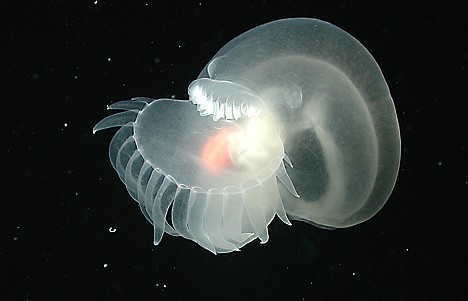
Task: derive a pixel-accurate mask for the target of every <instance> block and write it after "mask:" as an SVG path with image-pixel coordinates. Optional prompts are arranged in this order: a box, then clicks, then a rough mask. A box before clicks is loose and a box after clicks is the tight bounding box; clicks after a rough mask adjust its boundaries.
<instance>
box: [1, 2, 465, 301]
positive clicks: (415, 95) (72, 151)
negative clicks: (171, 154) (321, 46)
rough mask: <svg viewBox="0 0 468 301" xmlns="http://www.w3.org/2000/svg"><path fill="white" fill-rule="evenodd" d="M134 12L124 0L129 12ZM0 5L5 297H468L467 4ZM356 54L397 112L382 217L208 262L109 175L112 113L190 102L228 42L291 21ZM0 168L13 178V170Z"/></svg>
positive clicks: (279, 238) (295, 229) (294, 233)
mask: <svg viewBox="0 0 468 301" xmlns="http://www.w3.org/2000/svg"><path fill="white" fill-rule="evenodd" d="M132 3H133V2H132ZM246 3H248V4H241V3H236V2H227V1H219V2H216V3H211V2H205V1H201V2H190V1H186V2H184V1H165V2H162V3H159V2H154V3H153V2H151V3H148V4H147V5H146V4H145V3H139V4H136V3H135V4H128V5H127V6H122V5H120V4H119V5H117V4H113V3H109V2H108V1H100V0H99V1H96V2H94V1H80V4H73V3H72V2H70V1H42V2H40V1H28V2H26V1H3V2H2V4H0V11H1V18H0V19H1V21H0V22H1V27H0V32H1V45H2V46H1V48H2V54H1V58H2V60H1V66H2V68H1V72H2V80H1V89H0V91H1V93H2V98H1V99H2V104H3V113H2V121H3V127H2V143H1V150H2V166H3V169H2V171H3V177H2V179H3V180H2V184H3V185H2V187H3V188H2V192H3V193H2V195H3V197H2V200H1V208H0V222H1V228H0V234H1V245H0V275H1V279H2V281H1V282H0V299H2V300H68V299H70V298H72V299H77V300H78V299H80V300H119V299H129V298H134V299H136V300H146V299H155V300H174V299H176V300H179V299H185V300H187V299H193V298H199V297H204V298H206V299H208V300H211V299H215V300H220V299H221V298H222V299H231V298H242V299H246V300H250V299H252V300H253V299H261V300H277V299H283V300H466V298H468V294H467V292H466V285H465V283H464V280H463V278H466V273H467V260H466V247H465V246H464V245H465V244H464V242H463V241H464V240H465V239H466V215H465V213H466V208H467V206H466V197H467V186H468V184H467V181H468V175H467V170H466V157H467V137H466V132H465V131H464V130H463V126H464V127H466V119H465V117H466V112H467V110H466V102H467V96H468V95H467V94H468V93H467V86H468V85H467V84H468V82H467V71H466V68H467V63H468V56H467V53H468V52H467V48H466V46H464V45H463V44H464V41H465V40H466V36H467V34H468V32H467V28H466V25H467V21H466V20H467V14H466V10H463V9H462V7H461V5H453V4H452V5H449V4H429V3H426V2H421V3H419V4H414V5H410V4H398V5H396V4H393V5H392V4H378V3H376V4H372V5H363V4H362V5H361V4H355V3H354V1H350V2H347V1H345V2H339V3H331V4H330V3H327V2H326V3H322V4H320V3H315V2H314V1H307V2H304V3H302V2H299V1H289V2H288V4H286V2H283V1H282V2H278V4H275V3H276V2H274V1H252V2H246ZM297 16H306V17H313V18H319V19H323V20H326V21H329V22H331V23H333V24H335V25H338V26H339V27H341V28H343V29H345V30H346V31H348V32H350V33H351V34H352V35H353V36H355V37H356V38H357V39H358V40H360V41H361V42H362V43H363V44H364V45H365V46H366V47H367V49H368V50H369V51H370V52H371V53H372V54H373V55H374V57H375V59H376V60H377V61H378V63H379V64H380V67H381V68H382V71H383V73H384V75H385V76H386V79H387V82H388V85H389V87H390V90H391V92H392V96H393V98H394V101H395V104H396V109H397V113H398V116H399V122H400V127H401V136H402V160H401V168H400V174H399V178H398V181H397V184H396V187H395V190H394V192H393V194H392V195H391V197H390V199H389V201H388V203H387V204H386V206H385V207H384V208H383V210H382V211H381V212H380V213H379V214H377V215H376V216H375V217H374V218H373V219H371V220H370V221H368V222H366V223H363V224H361V225H358V226H355V227H352V228H349V229H344V230H334V231H328V230H323V229H318V228H315V227H313V226H311V225H308V224H305V223H301V222H293V225H292V226H291V227H288V226H286V225H284V224H282V223H281V222H280V221H279V220H278V219H275V220H274V222H273V224H272V225H271V226H270V228H269V233H270V241H269V242H268V243H267V244H264V245H261V244H260V243H259V242H258V241H255V242H252V243H250V244H249V245H247V246H246V247H244V248H243V249H242V251H241V252H238V253H231V254H226V255H218V256H214V255H212V254H211V253H209V252H207V251H206V250H204V249H202V248H200V247H199V246H197V245H196V244H194V243H193V242H190V241H187V240H184V239H181V238H173V237H170V236H165V237H164V239H163V241H162V243H161V244H160V245H159V246H158V247H154V246H153V244H152V228H151V225H150V224H149V223H148V222H147V221H146V219H145V218H144V217H143V215H142V214H141V212H140V210H139V209H138V206H137V204H136V203H135V202H134V201H132V200H131V198H130V197H129V196H128V194H127V192H126V190H125V187H124V185H122V184H121V182H120V180H119V179H118V177H117V174H116V173H115V172H114V170H113V169H112V167H111V165H110V163H109V161H108V157H107V148H108V143H109V141H110V139H111V137H112V136H113V133H114V132H113V131H105V132H102V133H99V135H92V134H91V129H92V127H93V126H94V125H95V123H96V122H97V121H99V120H100V119H101V118H102V117H104V116H106V115H107V112H106V111H105V108H106V105H108V104H110V103H111V102H114V101H117V100H122V99H128V98H130V97H134V96H148V97H153V98H161V97H171V96H173V95H174V96H175V97H181V98H185V97H186V93H187V92H186V91H187V87H188V85H189V83H190V82H191V81H192V80H193V79H195V78H196V77H197V75H198V73H199V72H200V70H201V69H202V68H203V66H204V65H205V64H206V62H207V61H208V60H209V59H210V58H211V57H212V56H213V55H214V54H215V53H216V52H217V51H218V49H219V48H220V47H222V46H223V45H224V44H225V43H226V42H228V41H229V40H230V39H232V38H234V37H235V36H237V35H239V34H240V33H242V32H244V31H246V30H248V29H250V28H253V27H255V26H256V25H259V24H262V23H265V22H268V21H272V20H275V19H280V18H285V17H297ZM5 167H6V168H5Z"/></svg>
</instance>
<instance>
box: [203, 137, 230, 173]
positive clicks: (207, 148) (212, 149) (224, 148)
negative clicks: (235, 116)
mask: <svg viewBox="0 0 468 301" xmlns="http://www.w3.org/2000/svg"><path fill="white" fill-rule="evenodd" d="M233 131H234V129H232V128H223V129H221V130H219V131H218V132H216V134H214V135H213V136H211V137H210V138H208V141H207V142H206V144H205V145H204V147H203V150H202V160H203V163H204V164H205V166H206V167H207V168H208V169H209V170H211V171H213V172H219V171H221V170H223V169H227V168H230V167H232V160H231V157H230V155H229V135H230V134H231V133H232V132H233Z"/></svg>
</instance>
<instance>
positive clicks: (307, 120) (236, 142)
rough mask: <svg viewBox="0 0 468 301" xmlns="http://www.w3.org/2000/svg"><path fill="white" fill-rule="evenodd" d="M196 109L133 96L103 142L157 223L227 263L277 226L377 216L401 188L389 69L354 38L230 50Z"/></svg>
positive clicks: (196, 86)
mask: <svg viewBox="0 0 468 301" xmlns="http://www.w3.org/2000/svg"><path fill="white" fill-rule="evenodd" d="M188 94H189V100H174V99H157V100H154V99H150V98H133V99H132V100H128V101H120V102H117V103H114V104H113V105H111V106H109V108H108V109H118V110H124V112H121V113H117V114H114V115H111V116H108V117H107V118H104V119H103V120H102V121H101V122H99V123H98V124H97V125H96V126H95V127H94V129H93V132H96V131H99V130H102V129H106V128H110V127H117V126H118V127H121V128H120V129H119V131H118V132H117V133H116V134H115V136H114V138H113V139H112V142H111V143H110V148H109V155H110V160H111V162H112V165H113V166H114V168H115V170H116V171H117V173H118V175H119V177H120V179H121V180H122V181H123V183H124V184H125V185H126V186H127V189H128V192H129V194H130V195H131V196H132V198H134V199H135V200H136V201H137V202H138V203H139V205H140V208H141V211H142V212H143V214H144V215H145V217H146V218H147V219H148V220H149V221H150V222H151V223H152V224H153V226H154V244H155V245H157V244H159V243H160V241H161V239H162V237H163V234H164V233H165V232H166V233H168V234H171V235H174V236H182V237H184V238H187V239H190V240H193V241H195V242H197V243H198V244H199V245H200V246H202V247H203V248H205V249H207V250H209V251H211V252H213V253H215V254H216V253H227V252H231V251H235V250H239V249H240V248H241V247H243V246H244V245H246V244H247V243H249V242H250V241H252V240H254V239H256V238H259V239H260V241H261V242H262V243H265V242H267V240H268V225H269V224H270V222H271V221H272V219H273V218H274V216H275V215H277V216H278V217H279V218H280V219H281V220H282V221H283V222H284V223H286V224H288V225H289V224H290V222H289V220H302V221H305V222H309V223H311V224H314V225H316V226H318V227H323V228H330V229H332V228H343V227H349V226H352V225H355V224H358V223H361V222H363V221H366V220H367V219H369V218H371V217H372V216H373V215H375V214H376V213H377V212H378V211H379V210H380V209H381V208H382V206H383V205H384V204H385V202H386V201H387V199H388V197H389V195H390V193H391V191H392V190H393V187H394V185H395V181H396V177H397V173H398V167H399V161H400V136H399V128H398V121H397V117H396V113H395V108H394V104H393V101H392V98H391V96H390V93H389V90H388V87H387V84H386V82H385V79H384V77H383V75H382V73H381V71H380V68H379V66H378V65H377V63H376V62H375V60H374V59H373V58H372V56H371V55H370V54H369V52H368V51H367V50H366V49H365V48H364V47H363V46H362V45H361V44H360V43H359V42H358V41H357V40H356V39H355V38H353V37H352V36H351V35H349V34H348V33H346V32H345V31H343V30H341V29H339V28H337V27H336V26H334V25H332V24H330V23H327V22H324V21H320V20H316V19H307V18H297V19H285V20H278V21H274V22H271V23H267V24H264V25H261V26H258V27H256V28H254V29H252V30H249V31H247V32H245V33H244V34H242V35H240V36H238V37H236V38H235V39H233V40H232V41H230V42H229V43H227V44H226V45H225V46H224V47H223V48H222V49H221V50H219V52H218V53H217V54H216V55H215V56H214V57H213V59H211V60H210V61H209V62H208V64H207V65H206V67H205V68H204V69H203V70H202V72H201V73H200V75H199V77H198V79H196V80H195V81H194V82H192V83H191V84H190V86H189V88H188Z"/></svg>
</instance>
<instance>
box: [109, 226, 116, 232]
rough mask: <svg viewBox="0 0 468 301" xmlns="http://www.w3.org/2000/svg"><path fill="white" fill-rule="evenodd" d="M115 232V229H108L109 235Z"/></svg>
mask: <svg viewBox="0 0 468 301" xmlns="http://www.w3.org/2000/svg"><path fill="white" fill-rule="evenodd" d="M115 231H117V229H116V228H112V227H110V228H109V232H110V233H114V232H115Z"/></svg>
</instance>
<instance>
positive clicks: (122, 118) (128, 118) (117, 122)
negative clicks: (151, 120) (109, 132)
mask: <svg viewBox="0 0 468 301" xmlns="http://www.w3.org/2000/svg"><path fill="white" fill-rule="evenodd" d="M137 116H138V112H135V111H125V112H120V113H117V114H114V115H110V116H107V117H106V118H104V119H103V120H101V121H99V122H98V124H96V125H95V126H94V128H93V134H95V133H96V132H97V131H101V130H105V129H108V128H113V127H118V126H123V125H126V124H127V123H130V122H134V121H135V119H136V118H137Z"/></svg>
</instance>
